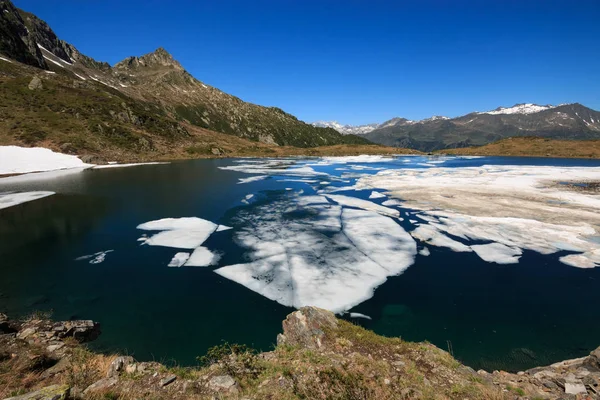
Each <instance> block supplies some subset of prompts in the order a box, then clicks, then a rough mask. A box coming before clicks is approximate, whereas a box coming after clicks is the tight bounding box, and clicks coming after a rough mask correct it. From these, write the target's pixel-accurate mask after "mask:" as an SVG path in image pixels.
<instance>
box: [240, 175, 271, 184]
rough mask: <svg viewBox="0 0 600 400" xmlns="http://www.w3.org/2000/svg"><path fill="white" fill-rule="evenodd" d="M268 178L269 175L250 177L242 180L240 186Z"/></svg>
mask: <svg viewBox="0 0 600 400" xmlns="http://www.w3.org/2000/svg"><path fill="white" fill-rule="evenodd" d="M268 177H269V175H258V176H250V177H248V178H240V179H239V182H238V184H240V183H250V182H256V181H262V180H263V179H266V178H268Z"/></svg>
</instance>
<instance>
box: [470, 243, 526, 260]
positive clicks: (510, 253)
mask: <svg viewBox="0 0 600 400" xmlns="http://www.w3.org/2000/svg"><path fill="white" fill-rule="evenodd" d="M471 249H473V251H474V252H475V253H476V254H477V255H478V256H479V257H481V259H482V260H484V261H487V262H494V263H497V264H516V263H518V262H519V258H521V254H522V253H523V252H522V251H521V249H519V248H515V247H509V246H506V245H504V244H502V243H489V244H477V245H472V246H471Z"/></svg>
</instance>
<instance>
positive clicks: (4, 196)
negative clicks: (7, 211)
mask: <svg viewBox="0 0 600 400" xmlns="http://www.w3.org/2000/svg"><path fill="white" fill-rule="evenodd" d="M53 194H54V192H45V191H35V192H20V193H19V192H18V193H11V192H8V193H1V192H0V209H3V208H8V207H13V206H16V205H19V204H23V203H27V202H28V201H33V200H38V199H41V198H44V197H47V196H52V195H53Z"/></svg>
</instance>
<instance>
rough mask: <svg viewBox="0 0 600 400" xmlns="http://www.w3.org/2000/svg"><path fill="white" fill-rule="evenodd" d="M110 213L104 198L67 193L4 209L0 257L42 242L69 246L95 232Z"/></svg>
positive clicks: (2, 213)
mask: <svg viewBox="0 0 600 400" xmlns="http://www.w3.org/2000/svg"><path fill="white" fill-rule="evenodd" d="M107 211H108V204H107V202H106V201H105V200H104V199H101V198H96V197H90V196H81V195H63V194H57V195H54V196H50V197H49V198H45V199H44V201H32V202H27V203H24V204H21V205H19V206H16V207H10V208H7V209H3V210H0V237H2V241H0V256H4V257H6V255H7V254H9V253H10V252H19V251H22V252H27V249H29V250H32V249H31V247H29V246H34V245H36V243H41V242H48V241H50V242H53V241H58V242H62V243H67V242H68V241H69V240H72V239H73V238H77V237H80V236H82V235H83V234H85V232H87V231H90V230H92V229H93V228H94V225H96V224H97V223H99V221H100V220H101V219H102V218H103V216H104V215H105V214H106V212H107Z"/></svg>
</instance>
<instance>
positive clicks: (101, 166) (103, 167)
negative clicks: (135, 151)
mask: <svg viewBox="0 0 600 400" xmlns="http://www.w3.org/2000/svg"><path fill="white" fill-rule="evenodd" d="M161 164H169V163H168V162H146V163H129V164H113V163H108V164H106V165H96V166H95V167H94V169H106V168H124V167H138V166H140V165H161Z"/></svg>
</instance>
